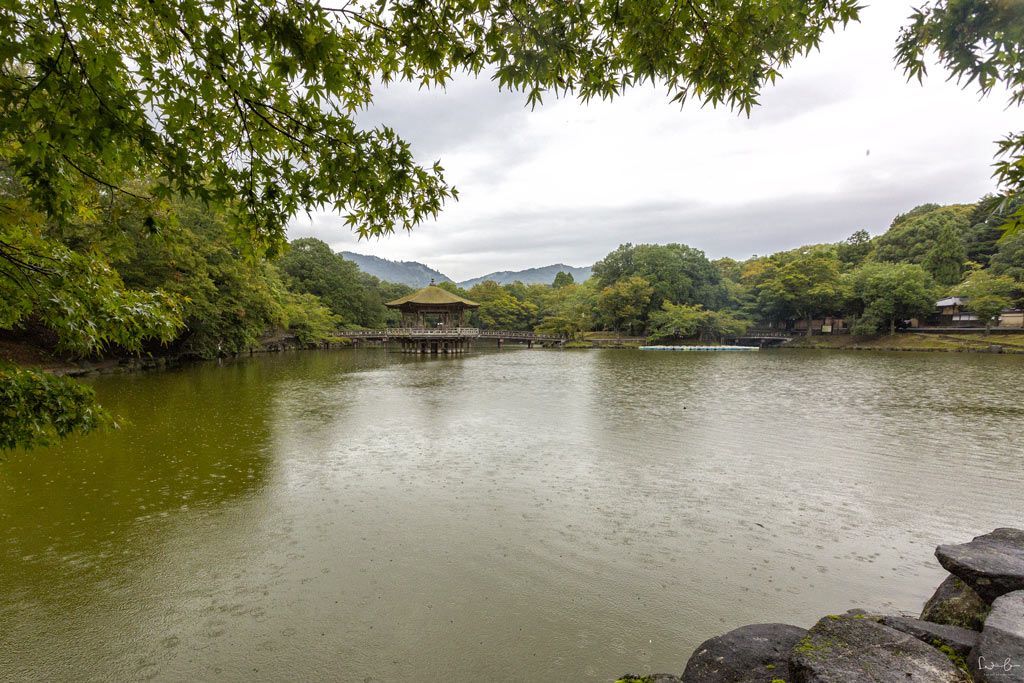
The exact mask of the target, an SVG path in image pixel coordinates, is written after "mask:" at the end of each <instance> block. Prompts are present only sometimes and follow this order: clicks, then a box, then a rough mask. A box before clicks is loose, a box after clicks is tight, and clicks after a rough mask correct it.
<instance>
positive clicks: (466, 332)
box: [338, 327, 480, 338]
mask: <svg viewBox="0 0 1024 683" xmlns="http://www.w3.org/2000/svg"><path fill="white" fill-rule="evenodd" d="M338 334H339V335H341V336H343V337H349V338H353V337H355V338H359V337H374V338H376V337H479V336H480V329H479V328H476V327H389V328H386V329H383V330H341V331H340V332H339V333H338Z"/></svg>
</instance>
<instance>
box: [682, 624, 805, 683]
mask: <svg viewBox="0 0 1024 683" xmlns="http://www.w3.org/2000/svg"><path fill="white" fill-rule="evenodd" d="M806 633H807V631H806V630H805V629H802V628H800V627H798V626H790V625H789V624H752V625H750V626H741V627H740V628H738V629H736V630H735V631H729V632H728V633H726V634H724V635H721V636H717V637H715V638H711V639H710V640H705V641H704V642H703V643H701V644H700V646H699V647H698V648H697V649H696V650H694V652H693V654H692V655H691V656H690V660H689V661H688V662H687V663H686V671H684V672H683V683H755V682H756V683H763V682H765V681H771V680H773V679H779V680H785V681H788V680H789V665H788V662H787V660H788V659H789V653H790V651H791V650H792V649H793V647H794V646H795V645H796V644H797V642H799V641H800V639H801V638H803V637H804V635H805V634H806Z"/></svg>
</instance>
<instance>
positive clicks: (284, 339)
mask: <svg viewBox="0 0 1024 683" xmlns="http://www.w3.org/2000/svg"><path fill="white" fill-rule="evenodd" d="M689 341H690V340H687V342H689ZM687 342H684V343H687ZM648 344H649V342H648V341H647V340H646V339H641V338H623V337H618V338H594V339H587V340H578V341H573V342H568V343H567V344H566V345H565V347H564V348H565V349H567V350H591V349H611V350H615V349H619V350H637V349H638V348H639V347H640V346H645V345H648ZM693 345H694V346H700V345H701V344H699V343H696V342H694V343H693ZM362 346H363V345H361V344H360V345H359V346H354V345H353V344H352V343H351V342H350V341H348V340H345V341H339V342H324V343H321V344H315V345H307V344H302V343H301V342H300V341H299V340H298V339H297V338H296V337H290V336H280V335H278V336H272V337H267V338H266V339H264V340H262V341H261V343H260V345H259V346H255V347H252V348H250V349H249V350H248V351H246V352H242V353H236V354H226V355H224V356H222V357H221V358H222V359H234V358H242V357H245V356H254V355H257V354H264V353H281V352H284V351H316V350H327V349H352V348H360V347H362ZM378 346H379V345H373V346H372V348H377V347H378ZM511 348H515V347H511ZM763 350H770V351H774V350H781V351H785V350H803V351H807V350H810V351H860V352H865V351H876V352H879V351H880V352H887V353H915V352H916V353H984V354H1003V355H1021V354H1024V335H1021V334H1019V333H1016V334H1006V333H1002V334H1001V333H999V332H998V331H993V332H992V333H991V334H990V335H988V336H985V335H983V334H980V333H960V334H956V333H951V334H941V335H940V334H929V333H915V332H903V333H897V334H895V335H882V336H879V337H853V336H851V335H815V336H812V337H797V338H795V339H791V340H789V341H787V342H785V343H783V344H779V345H777V346H771V347H764V349H763ZM211 360H217V359H215V358H197V357H193V356H182V355H173V354H167V355H146V356H144V355H136V356H113V357H106V358H100V359H81V360H74V359H70V358H62V357H60V356H58V355H55V354H53V353H51V352H49V351H47V350H45V349H43V348H41V347H39V346H36V345H33V344H31V343H29V342H24V341H14V340H2V339H0V361H6V362H8V363H12V364H14V365H16V366H19V367H26V368H33V369H38V370H43V371H45V372H50V373H52V374H54V375H58V376H67V377H85V376H90V375H98V374H114V373H127V372H143V371H148V370H157V369H163V368H172V367H181V366H185V365H189V364H191V363H199V362H203V361H211Z"/></svg>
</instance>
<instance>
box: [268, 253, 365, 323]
mask: <svg viewBox="0 0 1024 683" xmlns="http://www.w3.org/2000/svg"><path fill="white" fill-rule="evenodd" d="M276 265H277V267H278V268H279V269H280V270H281V272H282V274H283V275H284V277H285V281H286V282H287V284H288V287H289V289H291V290H293V291H295V292H300V293H304V294H314V295H316V296H317V297H319V298H320V300H321V301H322V302H323V303H324V304H325V305H326V306H327V307H328V308H330V309H331V312H332V313H333V314H334V315H335V316H337V317H338V319H339V321H340V324H342V325H345V326H363V327H376V326H378V325H380V324H382V323H383V321H384V316H385V309H384V305H383V301H382V300H381V296H380V294H379V291H378V286H377V285H378V284H379V281H378V280H377V279H376V278H374V277H373V276H367V275H366V274H365V273H363V272H362V271H360V270H359V267H358V266H356V264H355V263H353V262H352V261H349V260H347V259H345V258H344V257H343V256H341V254H335V253H334V252H333V251H331V248H330V246H328V245H327V243H325V242H323V241H321V240H318V239H314V238H312V237H306V238H302V239H297V240H294V241H292V243H291V244H290V245H289V248H288V250H287V251H286V252H285V253H284V254H283V255H282V256H281V257H280V258H279V259H278V260H277V264H276Z"/></svg>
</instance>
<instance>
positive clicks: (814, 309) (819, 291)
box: [757, 251, 843, 335]
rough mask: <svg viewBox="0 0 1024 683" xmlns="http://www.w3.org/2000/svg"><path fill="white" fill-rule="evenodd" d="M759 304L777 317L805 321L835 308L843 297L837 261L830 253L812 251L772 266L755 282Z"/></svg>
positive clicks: (809, 325)
mask: <svg viewBox="0 0 1024 683" xmlns="http://www.w3.org/2000/svg"><path fill="white" fill-rule="evenodd" d="M757 289H758V306H759V307H760V308H761V310H762V311H765V312H767V313H769V314H771V315H774V316H775V317H777V318H780V319H786V318H790V317H796V318H800V319H803V320H806V321H807V334H808V335H810V334H811V320H812V319H813V318H814V316H816V315H820V314H822V313H826V312H829V311H832V310H835V309H836V308H837V307H838V306H839V305H840V302H841V300H842V297H843V290H842V284H841V282H840V278H839V260H838V259H837V258H836V257H835V256H834V255H833V254H831V253H828V252H821V251H811V252H809V253H807V254H802V255H800V256H798V257H796V258H794V259H793V260H791V261H789V262H788V263H785V264H784V265H782V266H776V267H773V268H771V269H770V270H769V271H768V272H767V273H766V274H765V275H764V276H763V277H762V279H761V282H760V283H759V285H758V288H757Z"/></svg>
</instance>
